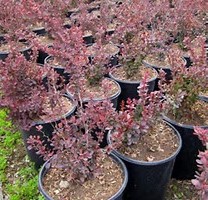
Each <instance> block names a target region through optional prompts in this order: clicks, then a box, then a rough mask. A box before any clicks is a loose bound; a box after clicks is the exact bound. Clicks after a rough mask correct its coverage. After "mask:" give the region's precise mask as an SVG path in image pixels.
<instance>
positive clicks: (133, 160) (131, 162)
mask: <svg viewBox="0 0 208 200" xmlns="http://www.w3.org/2000/svg"><path fill="white" fill-rule="evenodd" d="M109 137H110V135H109ZM108 139H109V138H108ZM180 148H181V138H180V136H179V134H178V133H177V131H176V130H174V128H173V127H172V126H171V125H169V124H168V125H167V124H166V123H165V122H163V121H161V120H159V121H155V124H154V125H153V126H152V127H151V128H150V130H149V131H148V132H147V133H146V134H144V135H142V136H141V138H140V140H139V142H138V143H137V144H135V145H132V146H130V147H128V146H126V145H125V144H123V145H122V146H121V147H120V148H119V149H118V150H116V151H115V154H116V155H117V156H119V157H120V158H121V159H122V160H123V161H124V163H125V164H126V166H127V170H128V172H129V181H128V184H127V188H126V190H125V200H138V199H139V200H163V199H164V198H165V192H166V189H167V186H168V183H169V181H170V178H171V173H172V169H173V165H174V161H175V158H176V156H177V154H178V152H179V151H180Z"/></svg>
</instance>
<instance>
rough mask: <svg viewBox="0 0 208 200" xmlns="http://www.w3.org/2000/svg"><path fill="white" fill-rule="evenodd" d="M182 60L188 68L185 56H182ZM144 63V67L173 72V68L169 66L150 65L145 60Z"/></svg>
mask: <svg viewBox="0 0 208 200" xmlns="http://www.w3.org/2000/svg"><path fill="white" fill-rule="evenodd" d="M181 59H182V60H183V61H184V66H186V65H187V60H186V59H185V56H182V57H181ZM142 62H143V64H144V65H146V66H149V67H153V68H155V69H157V70H160V69H163V70H170V71H171V67H169V66H168V65H167V66H157V65H155V64H151V63H149V62H148V60H145V59H144V60H143V61H142Z"/></svg>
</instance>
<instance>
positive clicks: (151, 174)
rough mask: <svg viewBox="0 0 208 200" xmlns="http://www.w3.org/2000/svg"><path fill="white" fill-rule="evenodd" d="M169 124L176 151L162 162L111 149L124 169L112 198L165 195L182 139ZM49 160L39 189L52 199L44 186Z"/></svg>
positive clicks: (130, 199) (127, 199)
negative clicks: (175, 141) (147, 160)
mask: <svg viewBox="0 0 208 200" xmlns="http://www.w3.org/2000/svg"><path fill="white" fill-rule="evenodd" d="M166 124H167V125H168V126H169V127H171V128H172V129H173V130H174V134H175V135H176V138H177V143H178V144H177V145H178V146H177V148H176V151H175V152H174V153H173V154H172V155H171V156H169V157H167V158H165V159H163V160H160V161H155V162H145V161H139V160H135V159H132V158H130V157H127V156H125V155H123V154H122V153H120V152H119V151H117V150H113V151H112V152H111V154H110V155H109V156H110V157H111V159H113V161H114V162H116V164H117V165H118V166H119V167H120V168H121V170H122V175H123V181H122V185H121V187H120V188H119V190H118V191H117V192H116V194H114V195H113V196H111V197H110V198H109V200H122V199H125V200H136V199H143V200H145V199H146V200H156V199H161V200H162V199H164V198H165V192H166V189H167V186H168V183H169V181H170V178H171V173H172V170H173V167H174V162H175V159H176V157H177V155H178V153H179V152H180V150H181V147H182V140H181V136H180V134H179V133H178V131H177V130H176V129H175V128H174V127H173V126H172V125H171V124H169V123H168V122H166ZM110 136H111V134H110V132H109V133H108V135H107V140H108V143H111V140H110ZM49 161H50V160H49ZM49 161H47V162H45V164H44V165H43V166H42V168H41V170H40V173H39V180H38V186H39V190H40V192H41V193H42V194H43V196H44V197H45V199H46V200H52V199H53V198H52V197H50V195H49V194H48V193H47V191H46V190H45V189H44V183H43V179H44V176H45V175H46V174H47V171H48V170H49V168H48V167H47V165H48V163H49ZM112 176H113V174H112Z"/></svg>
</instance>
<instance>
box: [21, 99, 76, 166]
mask: <svg viewBox="0 0 208 200" xmlns="http://www.w3.org/2000/svg"><path fill="white" fill-rule="evenodd" d="M66 98H69V97H67V96H66ZM69 99H70V100H71V98H69ZM75 110H76V103H74V102H73V106H72V108H71V109H70V110H69V111H68V112H67V113H66V114H65V115H64V116H59V117H57V118H56V119H53V120H51V121H47V122H44V121H37V122H34V125H33V126H32V127H31V128H30V129H29V130H21V133H22V138H23V141H24V145H25V147H26V151H27V155H28V157H29V158H30V160H31V161H32V162H34V164H35V167H36V169H38V168H40V166H42V165H43V164H44V162H45V161H44V160H43V158H42V157H41V156H40V155H38V154H37V153H36V151H35V150H34V149H31V150H29V149H28V146H29V144H28V143H27V140H28V139H29V137H30V136H39V137H40V140H41V141H42V142H43V144H44V145H45V146H46V147H47V148H48V149H50V150H52V146H51V145H50V141H49V140H48V139H51V138H52V136H53V134H52V133H53V131H54V127H55V125H56V124H58V123H59V122H60V121H61V119H64V118H69V117H71V115H73V113H74V112H75ZM39 125H41V126H42V129H41V130H38V129H37V128H36V127H37V126H39Z"/></svg>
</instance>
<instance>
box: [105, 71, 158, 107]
mask: <svg viewBox="0 0 208 200" xmlns="http://www.w3.org/2000/svg"><path fill="white" fill-rule="evenodd" d="M152 69H153V68H152ZM153 70H154V71H155V74H157V72H156V70H155V69H153ZM109 77H110V78H112V79H113V80H115V81H116V82H117V83H118V84H119V85H120V87H121V94H120V96H119V98H118V107H117V108H118V109H119V106H120V104H121V102H122V101H125V102H126V101H127V99H128V98H130V99H133V98H135V99H138V98H139V96H138V86H139V85H140V81H128V80H120V79H118V78H116V77H115V76H113V75H112V73H111V72H110V73H109ZM156 79H157V75H156V76H155V77H153V78H151V79H150V80H149V81H148V90H149V92H152V91H154V88H155V83H156Z"/></svg>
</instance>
